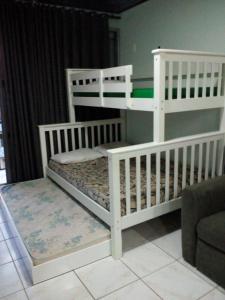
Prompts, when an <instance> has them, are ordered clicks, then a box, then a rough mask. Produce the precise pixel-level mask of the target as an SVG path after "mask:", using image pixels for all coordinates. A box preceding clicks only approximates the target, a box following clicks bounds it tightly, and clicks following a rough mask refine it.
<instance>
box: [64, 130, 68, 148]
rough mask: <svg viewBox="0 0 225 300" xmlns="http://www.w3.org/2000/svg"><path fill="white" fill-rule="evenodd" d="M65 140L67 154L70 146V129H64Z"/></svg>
mask: <svg viewBox="0 0 225 300" xmlns="http://www.w3.org/2000/svg"><path fill="white" fill-rule="evenodd" d="M64 139H65V148H66V152H68V151H69V144H68V129H64Z"/></svg>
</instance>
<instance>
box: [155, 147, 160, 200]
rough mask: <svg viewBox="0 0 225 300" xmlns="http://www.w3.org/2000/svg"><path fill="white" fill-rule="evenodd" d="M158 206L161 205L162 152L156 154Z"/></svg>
mask: <svg viewBox="0 0 225 300" xmlns="http://www.w3.org/2000/svg"><path fill="white" fill-rule="evenodd" d="M156 204H160V152H157V153H156Z"/></svg>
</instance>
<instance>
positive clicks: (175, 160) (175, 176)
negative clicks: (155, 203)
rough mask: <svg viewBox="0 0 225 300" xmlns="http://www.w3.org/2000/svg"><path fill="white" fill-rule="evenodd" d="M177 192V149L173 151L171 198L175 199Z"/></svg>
mask: <svg viewBox="0 0 225 300" xmlns="http://www.w3.org/2000/svg"><path fill="white" fill-rule="evenodd" d="M177 190H178V148H176V149H175V150H174V182H173V196H174V198H177Z"/></svg>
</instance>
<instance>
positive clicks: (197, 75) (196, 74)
mask: <svg viewBox="0 0 225 300" xmlns="http://www.w3.org/2000/svg"><path fill="white" fill-rule="evenodd" d="M195 67H196V70H195V98H198V86H199V62H196V63H195Z"/></svg>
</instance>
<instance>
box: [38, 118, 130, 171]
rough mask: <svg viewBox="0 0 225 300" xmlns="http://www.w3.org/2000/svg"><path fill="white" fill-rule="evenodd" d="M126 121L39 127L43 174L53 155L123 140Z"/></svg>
mask: <svg viewBox="0 0 225 300" xmlns="http://www.w3.org/2000/svg"><path fill="white" fill-rule="evenodd" d="M124 126H125V124H124V120H123V119H121V118H119V119H109V120H100V121H91V122H80V123H79V122H77V123H74V124H72V123H65V124H51V125H41V126H39V134H40V145H41V156H42V166H43V174H44V176H45V175H46V166H47V165H48V161H49V159H50V158H51V156H52V155H54V154H57V153H62V152H67V151H72V150H75V149H79V148H93V147H95V146H97V145H99V144H102V143H110V142H116V141H121V140H123V132H124Z"/></svg>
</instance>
